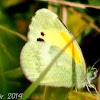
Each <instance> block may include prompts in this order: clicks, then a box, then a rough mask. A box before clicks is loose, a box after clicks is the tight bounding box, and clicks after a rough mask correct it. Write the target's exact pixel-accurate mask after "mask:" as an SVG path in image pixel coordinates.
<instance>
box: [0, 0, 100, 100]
mask: <svg viewBox="0 0 100 100" xmlns="http://www.w3.org/2000/svg"><path fill="white" fill-rule="evenodd" d="M52 1H53V2H52ZM56 1H57V0H56ZM56 1H55V0H46V1H43V0H0V96H1V95H4V97H3V100H6V99H7V97H8V93H18V94H20V93H23V92H24V91H25V90H26V89H27V87H28V86H29V85H30V84H31V83H30V82H29V81H28V80H27V79H26V78H25V76H24V74H23V72H22V70H21V67H20V59H19V55H20V51H21V48H22V47H23V45H24V44H25V42H26V36H27V32H28V26H29V24H30V22H31V18H32V16H33V15H34V14H35V12H36V10H38V9H40V8H48V9H50V10H52V11H53V12H55V13H56V14H57V15H58V16H59V17H60V19H61V20H62V21H63V22H64V24H65V25H66V26H67V27H68V29H69V30H70V32H71V33H72V34H73V35H74V36H75V35H76V34H77V33H79V32H81V33H82V35H81V36H80V37H78V38H77V41H78V43H79V45H80V46H81V49H82V52H83V55H84V58H85V61H86V64H87V67H88V66H93V64H94V63H95V62H96V61H97V60H98V59H99V58H100V0H58V2H56ZM68 2H70V3H68ZM72 4H73V5H72ZM78 4H80V5H78ZM82 4H83V5H82ZM86 5H88V6H86ZM91 5H92V6H91ZM83 7H84V8H83ZM83 28H84V29H83ZM80 30H81V31H80ZM94 67H95V68H97V69H99V67H100V61H99V62H98V63H97V64H96V65H95V66H94ZM93 83H94V84H95V85H96V86H97V88H98V91H100V86H99V84H100V78H99V74H98V78H97V79H96V80H94V81H93ZM44 88H45V87H44V86H39V87H38V88H37V89H36V90H35V91H34V92H33V94H32V95H30V97H29V98H28V100H41V99H43V97H44V95H48V94H49V99H48V96H45V100H63V99H64V97H66V94H67V93H66V92H65V91H66V89H65V88H60V89H59V90H58V88H57V89H55V90H52V89H48V91H49V92H48V91H47V93H46V92H44ZM90 90H91V91H93V90H92V89H90ZM83 91H87V90H86V89H84V90H83ZM52 92H53V94H52ZM54 92H55V93H54ZM56 93H57V94H56ZM59 93H60V96H61V97H60V96H59ZM61 93H62V94H61ZM76 94H77V95H80V94H79V93H76ZM76 94H75V93H72V94H70V95H71V96H69V100H75V99H76V98H77V95H76ZM52 95H53V96H54V97H53V96H52ZM82 95H83V94H82ZM82 95H80V96H81V97H82ZM19 96H20V95H19ZM88 96H89V97H92V96H91V95H90V94H88ZM72 97H75V98H72ZM81 97H80V98H79V99H77V100H83V99H82V98H87V99H86V100H89V98H88V97H87V94H84V97H82V98H81ZM54 98H55V99H54ZM58 98H59V99H58ZM95 98H96V96H94V97H92V98H91V100H92V99H93V100H95ZM16 99H17V97H16Z"/></svg>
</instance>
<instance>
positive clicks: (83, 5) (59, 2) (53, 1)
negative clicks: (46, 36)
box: [38, 0, 100, 9]
mask: <svg viewBox="0 0 100 100" xmlns="http://www.w3.org/2000/svg"><path fill="white" fill-rule="evenodd" d="M38 1H45V2H52V3H58V4H62V5H69V6H73V7H78V8H83V9H86V8H87V7H90V8H95V9H100V7H99V6H93V5H85V4H79V3H72V2H67V1H56V0H38Z"/></svg>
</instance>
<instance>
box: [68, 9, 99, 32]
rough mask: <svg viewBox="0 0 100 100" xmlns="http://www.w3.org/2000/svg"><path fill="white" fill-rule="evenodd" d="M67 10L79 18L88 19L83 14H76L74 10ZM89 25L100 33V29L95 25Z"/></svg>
mask: <svg viewBox="0 0 100 100" xmlns="http://www.w3.org/2000/svg"><path fill="white" fill-rule="evenodd" d="M67 9H68V10H70V11H72V12H73V13H75V14H77V15H78V16H79V17H81V18H82V17H83V18H84V19H86V17H85V16H84V15H82V14H81V13H78V12H76V11H75V10H74V9H73V8H67ZM86 20H88V19H86ZM89 24H90V26H91V27H93V28H94V29H95V30H97V31H98V32H100V29H99V28H98V26H96V25H95V24H94V23H92V22H90V23H89Z"/></svg>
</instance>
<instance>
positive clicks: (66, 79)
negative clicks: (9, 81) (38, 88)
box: [20, 9, 90, 88]
mask: <svg viewBox="0 0 100 100" xmlns="http://www.w3.org/2000/svg"><path fill="white" fill-rule="evenodd" d="M72 38H73V36H72V34H71V33H70V32H69V31H68V29H67V28H66V26H65V25H64V24H63V23H62V22H61V20H60V19H59V18H58V16H57V15H56V14H54V13H53V12H51V11H50V10H48V9H40V10H38V11H37V12H36V14H35V16H34V17H33V18H32V22H31V24H30V26H29V32H28V42H27V43H26V44H25V45H24V47H23V48H22V51H21V55H20V63H21V66H22V70H23V72H24V74H25V76H26V78H27V79H28V80H30V81H31V82H34V81H35V80H36V79H37V78H38V77H39V76H40V74H41V73H42V72H43V71H44V70H45V69H46V67H47V66H48V64H49V63H50V62H51V61H52V60H53V58H54V57H55V56H56V55H57V54H58V53H59V52H60V51H61V49H62V48H63V47H64V46H65V45H66V44H68V42H69V41H71V39H72ZM86 80H87V75H86V65H85V61H84V58H83V55H82V52H81V49H80V47H79V45H78V43H77V42H76V40H74V42H72V43H71V44H70V45H69V46H68V48H67V49H66V50H65V52H63V54H62V55H61V56H60V57H59V58H58V60H57V61H56V62H55V64H54V65H53V66H52V68H51V69H50V70H49V72H48V73H47V74H46V76H45V77H44V79H43V80H42V81H41V83H40V84H41V85H46V86H55V87H72V86H73V83H75V85H76V88H82V87H85V85H86ZM89 82H90V81H89Z"/></svg>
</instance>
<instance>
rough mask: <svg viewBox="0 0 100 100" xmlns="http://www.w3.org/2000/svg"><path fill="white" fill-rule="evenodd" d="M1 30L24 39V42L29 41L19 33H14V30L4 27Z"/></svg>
mask: <svg viewBox="0 0 100 100" xmlns="http://www.w3.org/2000/svg"><path fill="white" fill-rule="evenodd" d="M0 28H1V29H3V30H5V31H8V32H10V33H12V34H15V35H17V36H18V37H20V38H22V39H23V40H24V41H27V39H26V37H25V36H24V35H21V34H20V33H18V32H15V31H12V30H10V29H7V28H5V27H3V26H0Z"/></svg>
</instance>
